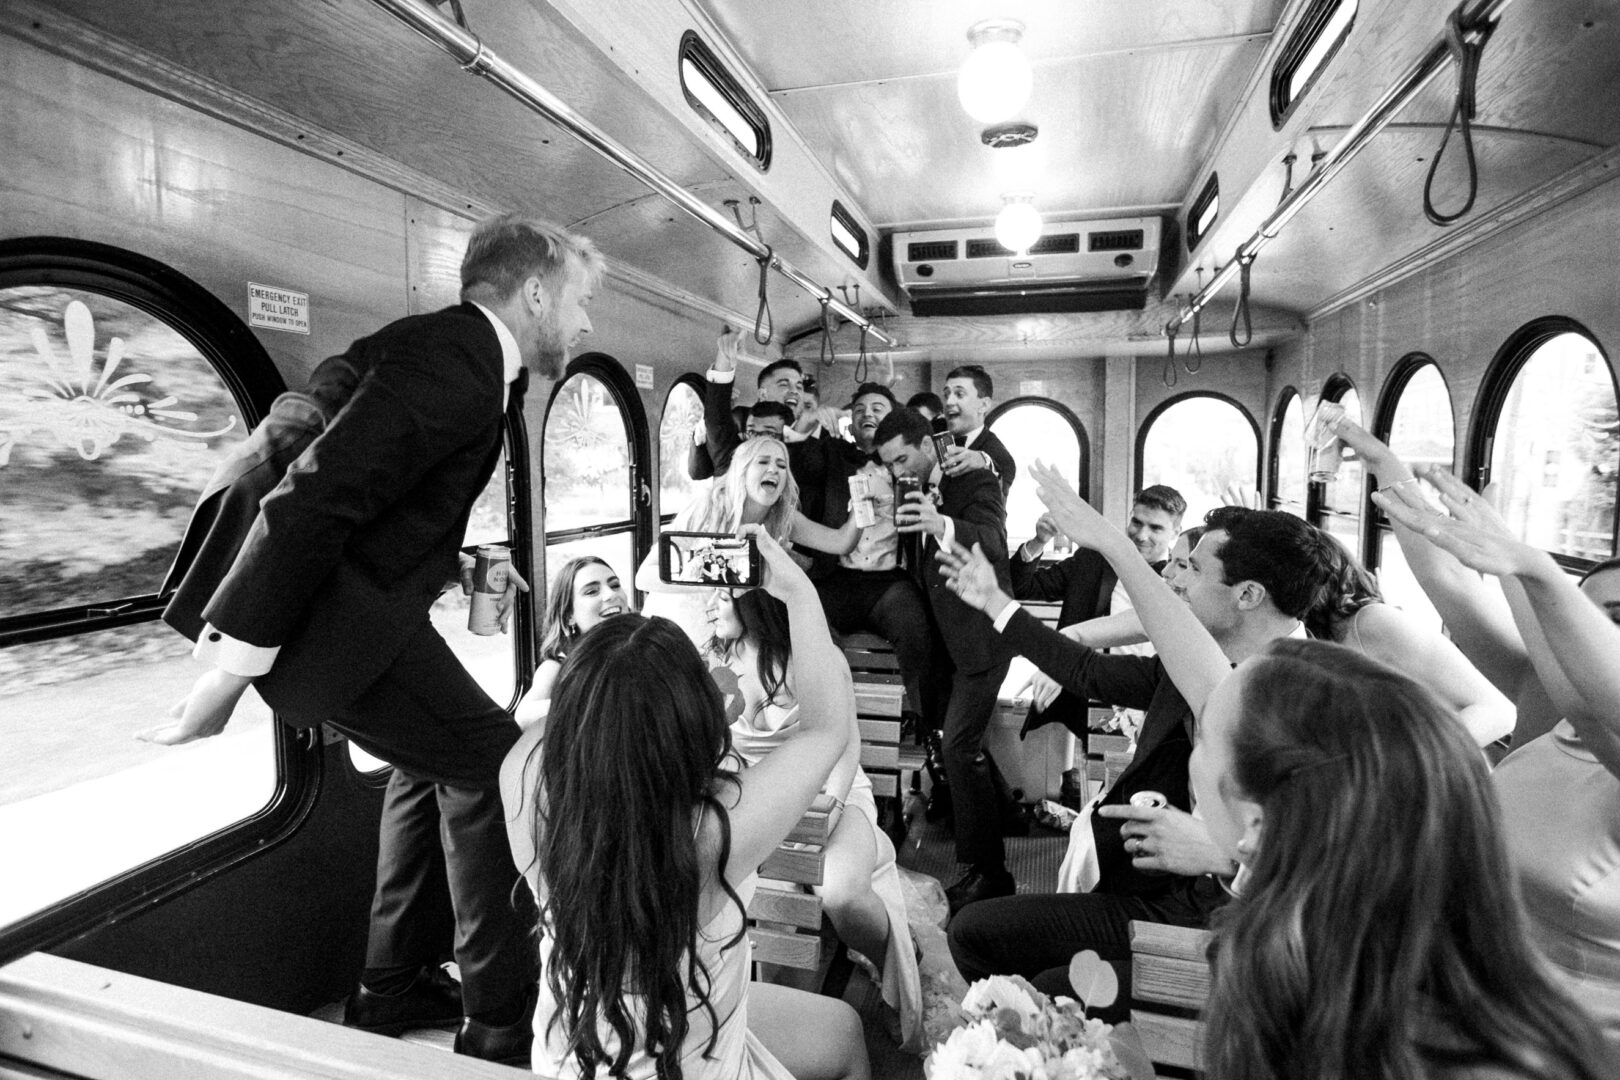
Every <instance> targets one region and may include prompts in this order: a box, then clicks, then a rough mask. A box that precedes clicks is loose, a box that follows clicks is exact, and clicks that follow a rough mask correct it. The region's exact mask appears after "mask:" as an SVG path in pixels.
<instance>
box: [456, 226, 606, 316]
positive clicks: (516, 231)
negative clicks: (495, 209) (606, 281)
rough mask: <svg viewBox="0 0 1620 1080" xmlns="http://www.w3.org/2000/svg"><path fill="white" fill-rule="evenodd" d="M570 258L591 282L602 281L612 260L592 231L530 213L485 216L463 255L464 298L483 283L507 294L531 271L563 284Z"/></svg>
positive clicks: (555, 284) (548, 281) (496, 292)
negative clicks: (579, 231)
mask: <svg viewBox="0 0 1620 1080" xmlns="http://www.w3.org/2000/svg"><path fill="white" fill-rule="evenodd" d="M570 259H572V260H575V261H576V262H577V264H578V265H579V267H580V268H581V269H582V270H584V272H585V281H586V284H588V285H589V286H590V287H591V288H593V289H594V288H595V287H596V286H597V284H599V283H600V282H601V280H602V275H603V273H605V272H606V269H607V263H606V261H605V260H604V259H603V258H602V253H601V252H600V251H598V250H597V249H596V245H595V244H594V243H592V241H591V239H590V238H589V237H586V236H576V235H575V234H573V233H570V232H565V231H564V230H562V229H559V228H557V227H556V226H555V225H552V224H551V223H549V222H546V221H541V220H540V219H539V218H535V217H530V216H528V215H526V214H501V215H500V216H498V217H492V218H485V219H484V220H483V221H480V222H479V223H478V225H477V227H476V228H474V229H473V234H472V236H471V237H470V238H469V239H468V240H467V253H466V254H465V255H464V256H462V259H461V295H462V298H463V299H467V298H468V295H469V293H472V292H474V291H478V290H479V289H480V288H483V289H488V290H489V291H490V292H492V293H494V295H495V296H496V297H497V298H498V299H501V300H505V299H506V298H507V297H509V296H511V295H512V294H513V293H514V292H516V291H517V290H518V288H519V287H520V286H521V285H522V284H523V283H524V282H525V281H526V280H528V279H529V278H531V277H537V278H539V279H540V280H541V282H543V283H544V284H545V285H546V286H547V287H558V286H560V285H561V283H562V281H563V278H564V275H565V274H566V273H567V269H568V263H569V260H570Z"/></svg>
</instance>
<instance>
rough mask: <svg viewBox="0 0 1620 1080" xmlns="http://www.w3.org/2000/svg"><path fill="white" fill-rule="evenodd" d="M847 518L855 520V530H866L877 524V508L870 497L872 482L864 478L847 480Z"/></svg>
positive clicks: (855, 477)
mask: <svg viewBox="0 0 1620 1080" xmlns="http://www.w3.org/2000/svg"><path fill="white" fill-rule="evenodd" d="M849 516H850V517H852V518H854V519H855V525H856V527H857V528H862V529H865V528H868V527H870V526H873V525H876V524H877V506H876V504H875V503H874V502H873V497H872V481H871V478H870V477H866V476H859V475H857V476H852V477H850V478H849Z"/></svg>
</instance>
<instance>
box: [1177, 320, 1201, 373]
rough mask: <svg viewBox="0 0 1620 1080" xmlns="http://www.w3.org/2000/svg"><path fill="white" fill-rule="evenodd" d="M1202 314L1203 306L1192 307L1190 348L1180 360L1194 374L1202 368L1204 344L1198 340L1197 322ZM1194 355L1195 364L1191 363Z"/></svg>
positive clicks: (1188, 371)
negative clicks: (1196, 361) (1196, 358)
mask: <svg viewBox="0 0 1620 1080" xmlns="http://www.w3.org/2000/svg"><path fill="white" fill-rule="evenodd" d="M1203 315H1204V309H1203V308H1194V309H1193V325H1192V348H1190V349H1188V350H1187V351H1186V353H1184V354H1183V355H1184V356H1185V357H1186V359H1185V360H1183V361H1182V362H1181V363H1182V366H1183V367H1184V368H1186V370H1187V374H1189V375H1196V374H1198V373H1199V372H1200V371H1202V370H1203V369H1204V344H1203V342H1201V341H1199V340H1198V323H1199V321H1200V320H1201V319H1202V318H1203ZM1194 356H1197V357H1198V363H1196V364H1195V363H1193V357H1194Z"/></svg>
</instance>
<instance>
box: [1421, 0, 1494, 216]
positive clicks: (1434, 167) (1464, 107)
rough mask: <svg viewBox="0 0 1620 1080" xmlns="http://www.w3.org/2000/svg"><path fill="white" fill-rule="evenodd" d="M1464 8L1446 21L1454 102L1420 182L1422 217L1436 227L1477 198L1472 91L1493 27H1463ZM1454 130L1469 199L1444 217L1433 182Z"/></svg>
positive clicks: (1485, 22)
mask: <svg viewBox="0 0 1620 1080" xmlns="http://www.w3.org/2000/svg"><path fill="white" fill-rule="evenodd" d="M1467 6H1468V5H1467V2H1466V0H1464V3H1461V4H1458V5H1457V7H1456V9H1455V10H1454V11H1452V13H1451V15H1450V17H1449V18H1448V19H1447V20H1446V46H1447V48H1448V49H1450V50H1451V56H1452V59H1454V60H1456V61H1457V98H1456V101H1455V103H1454V104H1453V105H1452V107H1451V115H1450V116H1449V117H1448V118H1447V119H1446V130H1445V131H1444V132H1443V133H1442V134H1441V136H1440V145H1439V147H1437V148H1436V149H1435V152H1434V157H1433V158H1431V159H1430V161H1429V175H1428V176H1426V177H1425V178H1424V180H1423V215H1424V217H1427V218H1428V219H1429V220H1430V221H1431V222H1433V223H1434V224H1436V225H1450V224H1451V223H1452V222H1454V221H1456V220H1458V219H1459V218H1461V217H1462V216H1463V215H1465V214H1467V213H1468V211H1470V210H1472V209H1473V208H1474V199H1475V197H1476V196H1478V195H1479V163H1478V162H1477V161H1475V159H1474V111H1475V107H1476V105H1477V101H1476V99H1475V90H1476V88H1477V85H1478V81H1479V58H1480V56H1481V55H1482V54H1483V53H1484V51H1485V43H1486V42H1487V41H1489V40H1490V37H1491V32H1492V31H1493V30H1495V29H1496V24H1495V23H1494V22H1491V21H1490V20H1489V19H1479V20H1477V21H1475V22H1472V23H1467V24H1465V23H1464V22H1463V9H1464V8H1465V7H1467ZM1470 34H1473V35H1474V40H1472V41H1469V40H1468V36H1469V35H1470ZM1453 128H1459V129H1460V135H1461V137H1462V146H1463V159H1464V160H1465V161H1466V162H1467V165H1468V198H1466V199H1465V200H1463V204H1462V207H1461V208H1460V209H1459V210H1457V212H1456V213H1452V214H1445V213H1441V212H1440V211H1439V210H1438V209H1436V208H1435V205H1434V178H1435V175H1436V174H1437V172H1438V171H1439V168H1440V159H1441V158H1442V157H1444V156H1445V153H1446V144H1447V143H1448V142H1450V141H1451V132H1452V129H1453Z"/></svg>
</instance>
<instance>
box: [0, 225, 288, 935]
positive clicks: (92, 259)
mask: <svg viewBox="0 0 1620 1080" xmlns="http://www.w3.org/2000/svg"><path fill="white" fill-rule="evenodd" d="M282 389H284V387H283V385H282V381H281V377H280V375H279V374H278V373H277V372H276V370H275V367H274V365H273V364H272V363H271V361H270V358H269V356H268V355H267V354H266V353H265V351H264V349H263V347H262V346H260V345H259V343H258V341H257V339H255V338H254V336H253V335H252V333H251V332H250V331H249V330H248V329H247V327H245V326H243V325H242V323H241V321H240V320H239V319H238V318H237V317H236V316H235V315H234V314H233V313H232V312H231V311H230V309H228V308H226V307H225V306H224V305H223V304H221V303H220V302H219V300H218V299H216V298H215V297H214V296H213V295H212V294H211V293H209V292H208V291H207V290H205V289H203V288H202V287H201V286H199V285H197V284H195V283H194V282H192V281H190V280H188V279H187V278H185V277H183V276H182V275H180V274H179V273H177V272H176V271H174V270H173V269H171V268H169V267H167V266H164V265H162V264H160V263H157V262H154V261H152V260H150V259H146V258H144V257H142V256H139V255H136V254H134V253H132V252H127V251H122V250H120V249H117V248H111V247H107V246H105V245H101V244H93V243H86V242H83V241H74V240H60V239H54V238H37V237H36V238H29V239H24V240H12V241H4V242H0V521H3V522H4V525H3V527H0V717H3V718H4V720H3V723H0V731H3V732H4V735H5V743H6V750H5V753H4V754H3V755H0V866H4V867H5V868H6V870H5V876H6V885H5V887H4V888H3V889H0V926H3V927H6V930H5V932H4V938H5V944H4V946H3V947H0V951H3V952H5V953H6V954H7V955H12V954H14V953H15V952H17V951H26V950H27V949H28V948H43V947H45V945H47V944H49V943H51V942H53V941H54V940H60V939H61V938H62V937H64V936H66V935H70V934H72V933H74V932H76V931H78V930H82V929H84V928H85V927H86V926H87V925H88V923H87V922H86V920H89V919H96V920H104V919H106V918H109V917H117V916H118V915H119V914H122V913H124V912H127V911H129V910H133V909H134V908H136V907H138V906H139V905H140V904H141V903H142V902H143V898H149V897H150V896H151V895H153V894H156V893H158V892H161V891H163V890H167V889H173V888H178V887H183V884H186V883H195V882H196V881H200V880H203V879H204V878H206V877H207V876H208V875H209V874H211V873H213V872H215V871H217V870H218V869H220V868H222V867H223V866H225V865H227V864H228V863H229V862H230V861H232V860H234V859H238V858H240V857H241V855H242V853H243V852H244V851H248V850H252V849H253V848H254V847H255V846H257V845H260V844H263V843H265V842H266V841H267V840H269V839H272V838H275V837H277V836H280V835H284V833H285V832H286V831H287V830H289V829H291V828H293V827H295V826H296V824H297V822H298V821H299V820H300V819H301V817H302V815H303V813H304V810H305V808H306V803H305V798H306V796H307V795H308V793H309V792H310V791H312V787H311V786H310V785H311V784H312V781H313V778H314V776H315V772H314V758H315V757H316V756H318V753H319V751H318V750H312V749H309V748H306V747H304V746H302V745H300V743H299V741H298V740H297V739H296V738H295V737H294V736H293V735H292V734H290V733H289V732H288V731H287V730H286V729H284V728H282V727H281V725H278V724H273V723H271V720H270V711H269V709H268V708H267V707H266V706H265V705H264V703H263V702H262V701H261V700H259V698H258V696H257V695H256V694H254V693H253V692H252V691H249V693H248V696H247V697H246V698H244V699H243V701H242V702H241V704H240V705H239V706H238V708H237V709H236V712H235V714H234V716H233V717H232V719H231V723H230V725H229V727H227V728H226V729H225V731H224V733H223V734H221V735H218V736H216V737H214V738H211V739H207V740H204V741H203V742H200V743H198V744H197V745H195V746H192V747H188V748H186V749H185V750H173V749H167V748H164V747H159V746H154V745H151V744H148V743H143V742H137V741H136V740H135V738H134V737H133V736H134V734H135V732H137V731H139V730H141V729H143V728H147V727H152V726H154V725H156V724H159V723H161V722H162V720H163V718H164V716H165V715H166V714H167V712H168V709H169V707H170V706H171V705H172V704H173V703H174V702H175V701H177V700H179V699H181V698H182V697H184V696H185V694H186V692H187V691H188V690H189V689H190V688H191V685H192V683H193V681H194V680H195V679H196V677H197V675H198V671H199V668H198V666H197V664H196V662H195V661H194V660H193V659H192V658H191V643H190V642H189V641H187V640H186V639H185V638H183V637H182V636H181V635H180V634H178V633H177V632H175V631H174V630H172V629H170V628H169V627H168V626H167V625H165V624H164V623H162V622H160V621H159V614H160V613H161V612H162V610H163V608H164V605H165V604H166V602H167V600H168V596H169V594H168V593H167V592H165V591H164V583H165V577H166V574H167V571H168V570H169V567H170V565H171V564H172V563H173V562H174V560H175V557H176V555H177V553H178V551H179V548H180V540H181V537H182V535H183V534H184V531H185V528H186V525H187V522H188V521H189V520H190V517H191V511H192V509H193V507H194V506H195V504H196V502H197V499H198V496H199V494H200V493H201V492H202V490H203V488H204V485H206V484H207V482H208V480H209V477H210V476H211V474H212V473H213V471H214V469H215V467H216V466H217V465H218V464H219V463H220V462H221V461H222V460H224V458H225V457H226V456H227V455H228V454H229V453H230V452H231V450H232V449H234V448H235V447H236V446H238V445H239V444H240V443H241V442H242V440H244V439H245V438H246V437H247V434H248V432H249V431H250V430H251V429H252V427H253V425H254V424H256V423H257V422H258V421H259V420H260V418H261V417H262V416H263V415H264V413H265V412H266V411H267V410H268V408H269V404H270V402H271V400H272V399H273V398H274V397H275V395H276V394H277V393H279V392H280V391H281V390H282ZM75 894H82V895H79V896H78V897H77V898H76V899H74V900H71V901H69V902H67V903H62V902H61V901H63V900H64V898H67V897H72V896H74V895H75Z"/></svg>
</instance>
